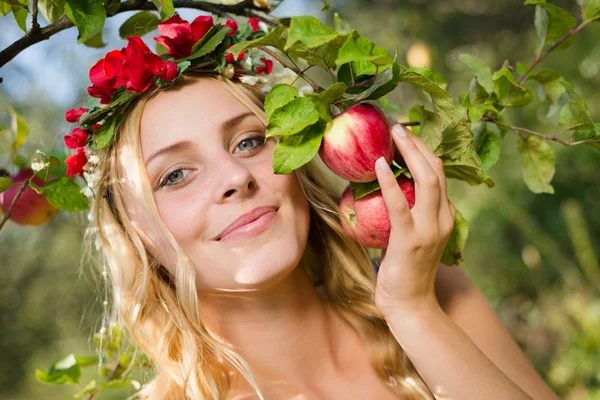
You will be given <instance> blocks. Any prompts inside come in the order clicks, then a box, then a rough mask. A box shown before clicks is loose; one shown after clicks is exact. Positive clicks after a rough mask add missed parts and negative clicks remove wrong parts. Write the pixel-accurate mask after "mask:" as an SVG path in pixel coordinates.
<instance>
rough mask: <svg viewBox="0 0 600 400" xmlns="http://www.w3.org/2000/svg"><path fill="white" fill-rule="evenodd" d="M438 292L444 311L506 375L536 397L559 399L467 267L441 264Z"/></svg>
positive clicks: (436, 289)
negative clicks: (512, 335)
mask: <svg viewBox="0 0 600 400" xmlns="http://www.w3.org/2000/svg"><path fill="white" fill-rule="evenodd" d="M435 292H436V296H437V299H438V301H439V303H440V306H441V307H442V309H443V310H444V312H445V313H446V314H447V315H448V316H449V317H450V319H452V321H454V323H455V324H456V325H458V326H459V327H460V328H461V329H462V330H463V331H464V332H465V333H466V334H467V335H468V336H469V338H470V339H471V340H472V341H473V342H474V343H475V344H476V345H477V347H479V349H480V350H481V351H482V352H483V353H484V354H485V355H486V356H487V357H488V358H489V359H490V360H491V361H492V362H493V363H494V364H496V366H497V367H498V368H499V369H500V370H501V371H502V372H504V373H505V374H506V376H508V377H509V378H510V379H512V380H513V381H514V382H515V383H516V384H517V385H519V386H520V387H521V388H522V389H523V390H525V391H526V392H527V393H528V394H529V395H530V396H531V397H533V398H534V399H558V397H556V395H555V394H554V393H552V390H551V389H550V388H549V387H548V385H547V384H546V383H545V382H544V380H543V379H542V378H541V377H540V376H539V374H538V373H537V372H536V371H535V369H534V368H533V366H532V365H531V363H530V362H529V360H528V359H527V357H526V356H525V354H524V353H523V351H522V350H521V349H520V348H519V345H518V344H517V343H516V342H515V341H514V340H513V338H512V337H511V335H510V333H509V332H508V331H507V330H506V328H505V327H504V325H503V324H502V322H501V321H500V318H499V317H498V315H497V314H496V312H495V311H494V309H493V308H492V307H491V306H490V304H489V302H488V301H487V299H486V298H485V296H484V295H483V293H481V291H480V290H479V289H478V288H477V287H476V286H475V285H474V284H473V283H472V282H471V280H470V279H469V277H468V276H467V274H466V273H465V271H464V270H462V269H460V268H458V267H447V266H445V265H440V267H439V269H438V274H437V277H436V282H435Z"/></svg>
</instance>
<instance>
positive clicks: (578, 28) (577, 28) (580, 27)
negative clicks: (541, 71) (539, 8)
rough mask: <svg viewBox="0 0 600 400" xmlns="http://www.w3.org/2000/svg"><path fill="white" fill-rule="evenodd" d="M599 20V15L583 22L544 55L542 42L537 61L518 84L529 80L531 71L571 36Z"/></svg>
mask: <svg viewBox="0 0 600 400" xmlns="http://www.w3.org/2000/svg"><path fill="white" fill-rule="evenodd" d="M582 18H583V17H582ZM597 19H600V15H598V16H596V17H594V18H591V19H588V20H587V21H583V22H581V23H580V24H578V25H577V26H575V27H574V28H573V29H571V30H570V31H569V32H567V33H565V35H564V36H563V37H561V38H560V39H558V40H557V41H556V42H554V43H552V45H550V47H548V49H547V50H546V51H545V52H544V53H543V54H541V52H542V50H543V48H544V44H545V40H544V41H543V42H542V45H541V46H540V50H539V51H538V54H537V55H536V57H535V60H533V62H532V63H531V65H530V66H529V67H528V68H527V70H526V71H525V72H524V73H523V75H521V77H520V78H519V79H518V80H517V84H519V85H520V84H521V83H522V82H523V81H524V80H525V79H526V78H527V74H529V73H530V72H531V70H532V69H534V68H535V66H536V65H538V63H539V62H540V61H542V60H543V59H544V58H546V57H547V56H548V54H550V53H551V52H552V51H553V50H554V49H556V48H557V47H558V46H560V45H561V44H562V43H563V42H564V41H565V40H567V39H568V38H570V37H571V36H573V35H575V34H577V32H579V31H580V30H581V29H582V28H583V27H584V26H586V25H587V24H589V23H590V22H592V21H595V20H597Z"/></svg>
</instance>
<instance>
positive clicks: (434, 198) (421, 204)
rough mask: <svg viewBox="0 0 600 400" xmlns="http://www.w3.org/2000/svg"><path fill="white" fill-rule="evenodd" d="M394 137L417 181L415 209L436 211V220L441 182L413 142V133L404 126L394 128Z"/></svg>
mask: <svg viewBox="0 0 600 400" xmlns="http://www.w3.org/2000/svg"><path fill="white" fill-rule="evenodd" d="M392 133H393V134H392V136H393V138H394V142H395V143H396V146H398V148H399V149H400V153H401V154H402V158H403V159H404V162H405V163H406V166H407V167H408V170H409V171H410V173H411V175H412V177H413V179H414V181H415V197H416V198H417V202H416V204H415V208H417V207H418V208H419V209H420V208H422V209H423V210H426V211H435V219H436V220H437V214H438V212H439V204H440V181H439V178H438V175H437V174H436V173H435V171H434V170H433V168H432V167H431V165H430V164H429V162H428V161H427V159H426V158H425V156H424V155H423V153H422V152H421V150H420V149H419V148H418V147H417V144H416V143H415V141H414V140H413V138H412V137H413V136H414V135H413V134H412V132H410V131H408V129H406V128H404V127H403V126H402V125H394V126H393V127H392Z"/></svg>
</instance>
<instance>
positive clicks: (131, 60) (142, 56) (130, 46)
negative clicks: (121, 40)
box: [123, 36, 162, 92]
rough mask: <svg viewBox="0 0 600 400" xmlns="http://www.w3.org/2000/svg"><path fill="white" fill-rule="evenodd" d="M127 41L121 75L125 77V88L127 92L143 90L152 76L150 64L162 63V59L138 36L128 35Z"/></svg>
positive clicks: (148, 84)
mask: <svg viewBox="0 0 600 400" xmlns="http://www.w3.org/2000/svg"><path fill="white" fill-rule="evenodd" d="M127 41H128V43H127V48H126V50H125V52H126V54H127V58H126V59H125V62H124V63H123V77H125V79H127V82H126V83H125V89H126V90H127V91H129V92H145V91H146V90H148V88H149V87H150V85H151V84H152V79H153V78H154V71H153V68H152V66H153V65H155V64H157V63H162V59H161V58H160V56H158V55H157V54H154V53H153V52H152V51H151V50H150V49H149V48H148V46H146V44H145V43H144V41H143V40H142V39H141V38H140V37H139V36H130V37H128V38H127Z"/></svg>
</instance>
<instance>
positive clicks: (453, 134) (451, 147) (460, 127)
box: [434, 119, 495, 187]
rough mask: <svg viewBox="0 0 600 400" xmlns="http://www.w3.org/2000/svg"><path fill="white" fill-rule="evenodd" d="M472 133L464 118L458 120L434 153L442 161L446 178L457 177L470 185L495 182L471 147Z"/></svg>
mask: <svg viewBox="0 0 600 400" xmlns="http://www.w3.org/2000/svg"><path fill="white" fill-rule="evenodd" d="M472 143H473V134H472V133H471V130H470V129H469V124H468V122H467V121H466V119H463V120H462V121H460V122H459V123H458V124H457V125H456V126H455V127H454V128H453V129H452V130H451V131H450V132H449V133H448V134H447V135H446V136H445V137H444V140H443V141H442V143H441V144H440V146H439V147H438V148H437V149H435V151H434V153H435V154H436V155H437V156H438V157H440V158H441V159H442V161H443V162H444V171H445V173H446V176H447V177H448V178H454V179H459V180H462V181H465V182H467V183H468V184H469V185H471V186H476V185H480V184H482V183H485V184H486V185H487V186H488V187H494V186H495V182H494V181H493V180H492V178H490V177H489V176H488V175H487V174H486V173H485V171H484V170H483V167H482V164H481V159H480V158H479V155H478V154H477V152H476V151H475V149H474V148H473V145H472Z"/></svg>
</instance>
